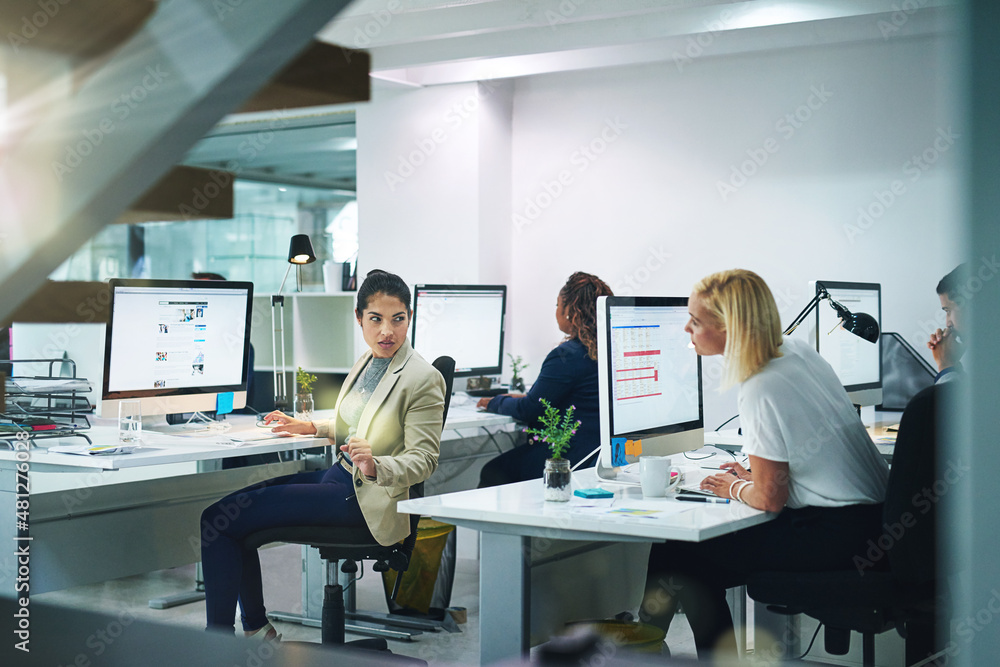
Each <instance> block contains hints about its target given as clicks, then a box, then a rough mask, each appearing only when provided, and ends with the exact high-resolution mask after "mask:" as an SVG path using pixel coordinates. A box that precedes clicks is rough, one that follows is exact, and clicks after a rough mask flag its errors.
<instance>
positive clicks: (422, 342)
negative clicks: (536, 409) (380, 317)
mask: <svg viewBox="0 0 1000 667" xmlns="http://www.w3.org/2000/svg"><path fill="white" fill-rule="evenodd" d="M413 294H414V299H413V333H412V338H411V340H410V342H411V344H412V345H413V349H414V350H416V351H417V352H419V353H420V355H421V356H422V357H423V358H424V359H427V360H429V361H433V360H434V359H437V358H438V357H440V356H442V355H447V356H449V357H451V358H452V359H454V360H455V376H456V377H463V376H464V377H469V376H474V375H499V374H500V370H501V369H502V367H503V330H504V311H505V309H506V306H507V286H506V285H416V286H415V287H414V288H413Z"/></svg>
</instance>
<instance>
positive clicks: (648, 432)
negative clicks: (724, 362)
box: [597, 296, 705, 479]
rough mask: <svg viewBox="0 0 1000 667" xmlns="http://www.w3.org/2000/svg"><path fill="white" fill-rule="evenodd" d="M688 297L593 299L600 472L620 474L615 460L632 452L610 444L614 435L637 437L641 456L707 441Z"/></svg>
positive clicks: (612, 476)
mask: <svg viewBox="0 0 1000 667" xmlns="http://www.w3.org/2000/svg"><path fill="white" fill-rule="evenodd" d="M687 305H688V299H687V297H656V296H647V297H620V296H602V297H598V299H597V371H598V383H599V401H600V403H599V405H600V431H601V455H600V459H599V461H598V465H597V470H598V475H599V476H600V477H602V478H604V479H615V478H618V477H619V476H618V468H619V467H620V466H619V465H616V464H620V463H622V461H625V462H628V463H633V462H635V461H637V460H638V457H637V456H635V455H634V453H629V452H628V451H625V452H622V451H621V450H620V449H617V451H614V450H613V447H612V439H615V440H618V444H619V445H620V441H621V439H625V440H626V441H628V440H632V441H633V443H634V442H635V441H637V440H641V441H642V445H641V446H642V452H641V453H642V455H643V456H648V455H654V456H665V455H668V454H676V453H678V452H684V451H689V450H692V449H698V448H700V447H702V446H704V444H705V440H704V429H705V416H704V405H703V400H702V386H701V358H700V357H699V356H698V354H697V353H696V352H695V351H694V347H693V346H692V345H691V339H690V337H689V336H688V335H687V334H686V333H685V332H684V325H685V323H686V322H687V320H688V317H689V316H688V308H687ZM617 447H618V445H616V448H617ZM631 451H632V452H634V451H635V450H634V449H633V450H631Z"/></svg>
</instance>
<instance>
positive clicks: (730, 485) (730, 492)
mask: <svg viewBox="0 0 1000 667" xmlns="http://www.w3.org/2000/svg"><path fill="white" fill-rule="evenodd" d="M742 481H745V480H742V479H740V478H739V477H737V478H736V479H734V480H733V481H731V482H730V483H729V497H730V498H732V499H733V500H736V496H734V495H733V486H734V485H735V484H736V483H737V482H742Z"/></svg>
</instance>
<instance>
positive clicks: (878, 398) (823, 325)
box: [812, 280, 882, 406]
mask: <svg viewBox="0 0 1000 667" xmlns="http://www.w3.org/2000/svg"><path fill="white" fill-rule="evenodd" d="M822 287H825V288H826V290H827V292H829V293H830V298H831V299H833V300H834V301H836V302H838V303H840V304H841V305H842V306H844V307H845V308H847V309H848V310H849V311H851V312H852V313H857V312H862V313H868V314H869V315H871V316H872V317H874V318H875V321H876V322H878V325H879V329H880V330H881V328H882V287H881V285H879V284H878V283H854V282H836V281H832V280H817V281H815V286H814V289H815V290H816V293H817V294H818V293H819V290H820V288H822ZM814 321H815V330H814V331H813V332H812V336H813V340H814V342H815V345H816V351H817V352H819V353H820V355H822V357H823V358H824V359H826V360H827V362H829V364H830V365H831V366H833V370H834V371H835V372H836V373H837V377H839V378H840V381H841V382H842V383H843V385H844V389H846V390H847V394H848V396H850V398H851V401H852V402H853V403H854V404H855V405H864V406H868V405H879V404H880V403H881V402H882V346H881V345H879V344H878V342H877V341H876V342H874V343H870V342H868V341H866V340H864V339H863V338H859V337H858V336H855V335H854V334H852V333H849V332H848V331H846V330H845V329H843V328H841V327H840V326H839V323H840V317H839V316H838V315H837V311H835V310H834V309H833V308H830V306H829V305H827V304H826V303H823V302H820V304H819V305H818V307H817V308H816V317H815V318H814Z"/></svg>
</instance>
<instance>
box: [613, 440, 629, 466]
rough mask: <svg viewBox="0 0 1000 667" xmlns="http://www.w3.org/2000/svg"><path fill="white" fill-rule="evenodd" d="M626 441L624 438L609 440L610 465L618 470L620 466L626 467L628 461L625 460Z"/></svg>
mask: <svg viewBox="0 0 1000 667" xmlns="http://www.w3.org/2000/svg"><path fill="white" fill-rule="evenodd" d="M626 443H627V441H626V440H625V438H611V465H612V466H614V467H616V468H619V467H621V466H627V465H628V459H626V458H625V445H626Z"/></svg>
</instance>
